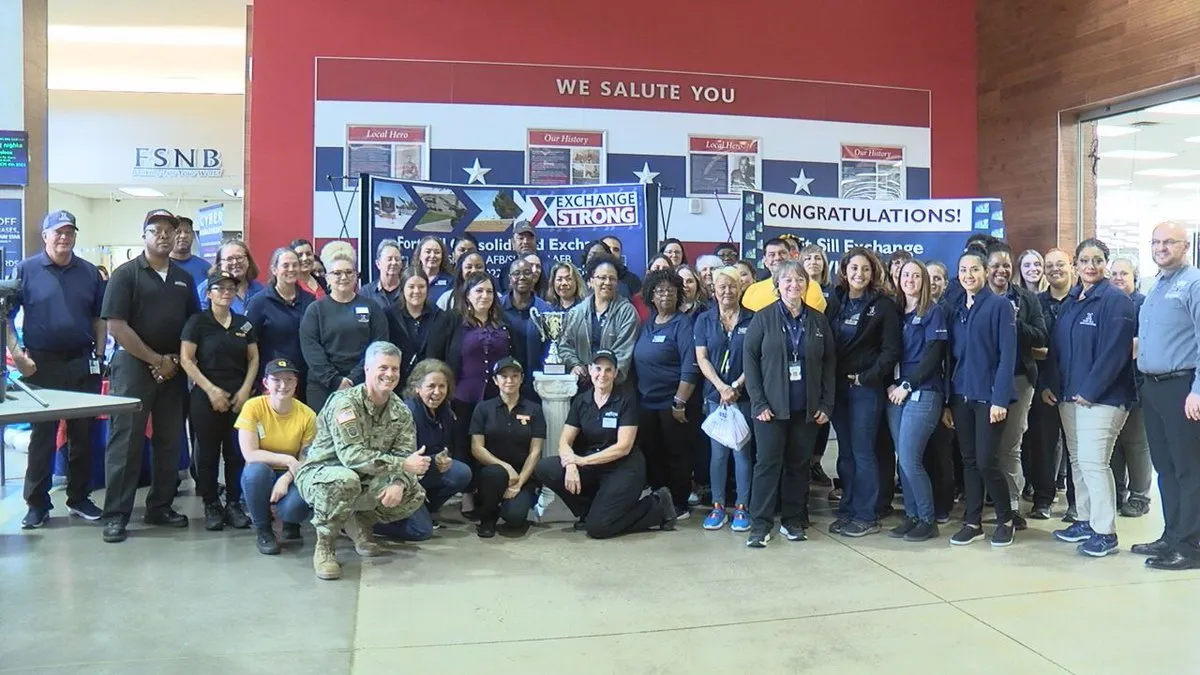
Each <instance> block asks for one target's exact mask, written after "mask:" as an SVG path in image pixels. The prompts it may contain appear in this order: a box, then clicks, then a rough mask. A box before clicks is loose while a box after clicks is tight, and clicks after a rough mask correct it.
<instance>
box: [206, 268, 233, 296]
mask: <svg viewBox="0 0 1200 675" xmlns="http://www.w3.org/2000/svg"><path fill="white" fill-rule="evenodd" d="M222 281H232V282H233V285H234V286H237V283H238V280H237V278H236V277H234V276H233V275H232V274H230V273H229V272H226V271H224V270H222V271H220V272H213V273H212V274H210V275H208V282H207V283H205V284H204V290H206V291H207V290H210V289H211V288H212V287H213V286H216V285H217V284H219V283H221V282H222Z"/></svg>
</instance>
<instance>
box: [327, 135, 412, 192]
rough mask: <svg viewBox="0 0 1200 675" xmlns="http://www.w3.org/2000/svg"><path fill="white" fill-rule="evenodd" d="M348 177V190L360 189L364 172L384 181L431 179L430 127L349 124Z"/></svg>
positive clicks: (345, 183) (345, 184)
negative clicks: (359, 176)
mask: <svg viewBox="0 0 1200 675" xmlns="http://www.w3.org/2000/svg"><path fill="white" fill-rule="evenodd" d="M344 166H345V167H346V176H347V178H346V179H345V181H344V185H343V188H342V189H344V190H355V189H357V188H358V179H357V178H350V176H358V175H359V174H360V173H369V174H371V175H373V176H382V177H383V178H402V179H405V180H424V179H427V178H428V177H429V127H424V126H385V125H374V124H349V125H347V126H346V161H345V164H344Z"/></svg>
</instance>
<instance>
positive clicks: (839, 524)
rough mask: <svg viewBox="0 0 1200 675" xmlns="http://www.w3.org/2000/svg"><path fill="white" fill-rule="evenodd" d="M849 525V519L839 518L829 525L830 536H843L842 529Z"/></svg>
mask: <svg viewBox="0 0 1200 675" xmlns="http://www.w3.org/2000/svg"><path fill="white" fill-rule="evenodd" d="M849 523H850V520H849V519H847V518H838V519H837V520H835V521H833V522H832V523H830V524H829V534H841V533H842V528H844V527H846V525H848V524H849Z"/></svg>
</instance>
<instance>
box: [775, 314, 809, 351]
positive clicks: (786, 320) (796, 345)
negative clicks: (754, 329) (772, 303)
mask: <svg viewBox="0 0 1200 675" xmlns="http://www.w3.org/2000/svg"><path fill="white" fill-rule="evenodd" d="M779 314H780V315H781V316H782V317H783V330H784V332H785V333H787V336H788V343H789V345H790V346H791V348H792V361H799V360H800V344H801V343H802V342H804V324H803V323H802V321H801V320H797V319H793V318H792V316H791V315H790V314H788V312H787V310H785V309H784V308H783V305H782V304H781V305H780V306H779Z"/></svg>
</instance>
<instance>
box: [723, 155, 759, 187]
mask: <svg viewBox="0 0 1200 675" xmlns="http://www.w3.org/2000/svg"><path fill="white" fill-rule="evenodd" d="M731 167H732V170H731V171H730V172H729V190H730V191H731V192H739V191H741V190H756V189H758V169H757V168H756V167H755V166H754V159H753V158H752V157H750V156H748V155H742V156H740V157H738V158H737V163H736V164H731Z"/></svg>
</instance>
